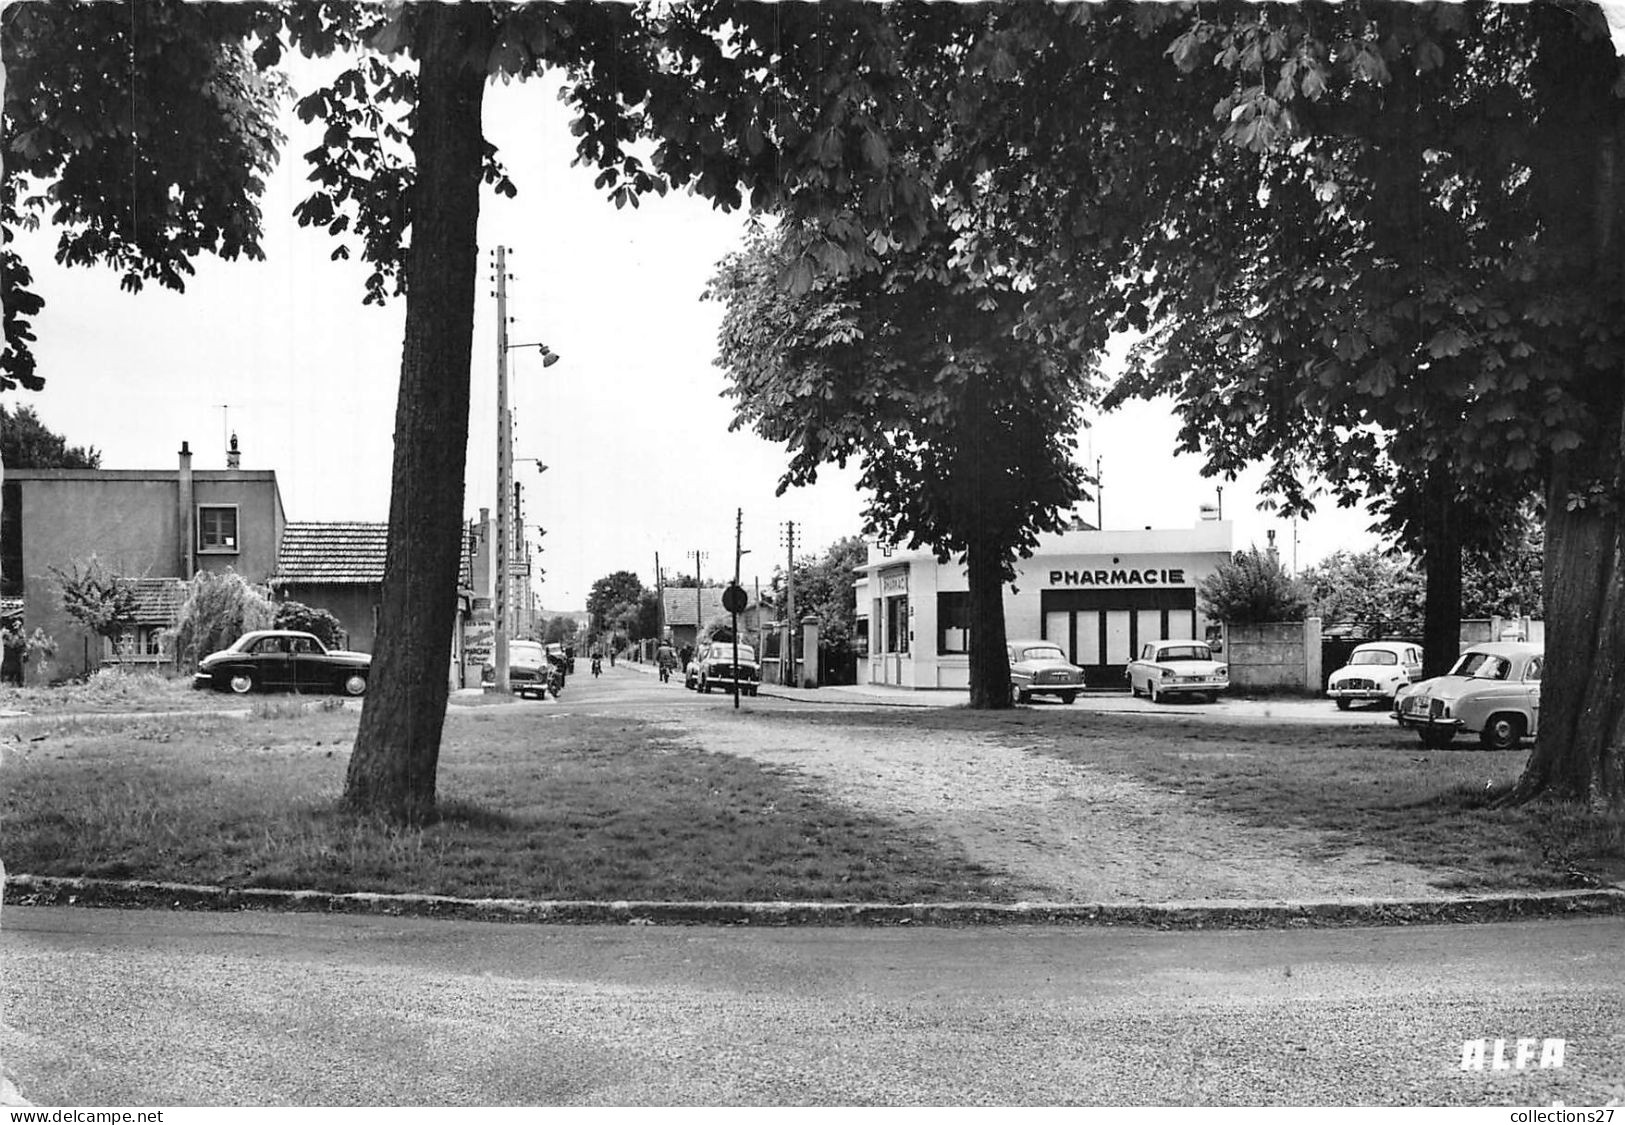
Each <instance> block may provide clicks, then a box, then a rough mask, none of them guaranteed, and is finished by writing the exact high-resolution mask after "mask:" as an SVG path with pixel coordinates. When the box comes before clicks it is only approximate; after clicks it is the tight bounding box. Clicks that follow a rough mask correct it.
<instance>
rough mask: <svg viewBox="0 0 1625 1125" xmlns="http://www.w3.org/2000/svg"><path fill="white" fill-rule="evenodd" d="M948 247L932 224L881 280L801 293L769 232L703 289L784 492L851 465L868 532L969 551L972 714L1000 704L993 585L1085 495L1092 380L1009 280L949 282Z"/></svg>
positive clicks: (998, 621)
mask: <svg viewBox="0 0 1625 1125" xmlns="http://www.w3.org/2000/svg"><path fill="white" fill-rule="evenodd" d="M952 243H953V236H952V233H951V232H950V231H949V230H948V229H947V228H946V227H945V226H941V227H938V228H936V229H935V230H934V231H933V233H932V234H931V235H930V236H929V239H928V241H925V242H922V243H920V244H919V246H918V247H917V248H916V250H915V251H914V252H913V253H902V252H894V254H893V255H892V256H891V258H890V259H889V261H888V264H887V265H886V266H885V267H884V268H882V269H879V270H876V271H874V272H870V273H865V274H857V273H847V274H844V275H838V276H822V277H819V278H817V279H815V280H814V281H812V282H811V283H810V284H809V285H808V286H807V287H806V289H805V290H804V291H802V292H799V293H798V292H796V291H795V289H794V287H790V288H787V287H786V286H785V285H784V284H782V283H781V278H782V277H783V276H784V275H785V273H786V271H787V269H791V268H792V267H791V265H790V262H791V259H792V251H791V250H790V248H789V247H790V243H789V241H788V240H787V239H785V238H783V237H771V236H763V237H760V238H758V239H756V240H754V241H753V242H752V243H751V244H750V245H749V246H748V247H747V248H746V249H745V250H744V251H742V252H740V253H739V254H737V255H735V256H733V257H732V258H730V259H729V260H728V261H726V262H725V263H724V264H723V266H722V268H721V270H720V271H719V273H718V275H717V277H716V278H715V280H714V281H713V282H712V284H711V286H710V289H709V291H708V292H709V295H710V296H712V297H713V298H714V299H716V300H719V301H721V302H723V304H724V305H725V306H726V310H725V312H724V315H723V323H722V329H721V332H720V338H719V345H718V350H719V357H718V363H719V365H721V366H722V367H723V368H724V370H725V371H726V372H727V374H728V377H729V380H730V386H729V390H728V393H729V394H730V395H731V396H732V397H733V398H734V400H735V404H736V405H735V420H734V427H735V428H738V427H741V426H750V427H752V428H753V429H755V430H756V432H757V433H759V434H760V435H761V436H762V437H764V438H767V439H768V440H770V441H776V442H781V443H783V444H784V445H785V446H786V449H787V451H788V453H789V459H790V460H789V467H788V469H787V471H786V472H785V475H784V477H783V478H782V479H781V481H780V484H779V491H780V492H781V493H782V492H783V491H785V489H787V488H789V487H791V486H793V485H798V484H807V483H811V482H813V481H815V480H817V477H818V470H819V469H820V468H821V467H822V466H823V465H825V464H828V463H836V464H841V465H844V464H846V462H847V461H848V460H851V459H856V460H857V461H858V462H859V464H860V469H861V475H860V485H861V487H862V488H863V489H864V490H865V492H866V493H867V494H868V496H869V502H868V504H867V506H866V508H865V511H864V516H865V530H866V531H868V532H870V533H872V534H878V535H880V536H883V537H885V538H887V539H890V540H894V541H906V542H908V543H909V544H910V545H912V546H920V545H922V544H923V545H927V546H929V547H930V548H932V549H933V550H934V551H935V552H936V554H937V556H938V557H939V558H941V559H943V560H946V559H947V558H948V557H949V556H950V555H962V556H963V557H964V558H965V560H966V566H967V569H968V571H969V573H970V583H971V586H972V589H973V594H972V629H973V636H976V637H978V638H980V639H981V641H982V650H983V651H982V655H983V657H984V658H985V660H984V661H978V659H977V652H976V646H975V645H974V644H973V650H972V705H973V706H1005V705H1008V687H1007V685H1008V677H1009V668H1008V664H1007V663H1006V661H1005V658H1004V644H1003V634H1004V627H1003V600H1002V587H1003V584H1004V582H1005V581H1006V580H1008V579H1009V578H1010V577H1011V576H1012V575H1013V574H1014V569H1015V562H1016V560H1017V559H1018V558H1021V557H1024V556H1026V555H1027V554H1029V553H1030V552H1031V550H1032V548H1033V547H1034V546H1035V545H1036V543H1037V537H1038V535H1039V534H1040V533H1042V532H1045V531H1057V530H1060V528H1061V527H1062V526H1063V525H1064V518H1063V516H1062V513H1063V512H1065V511H1068V510H1070V509H1071V508H1072V507H1073V506H1074V505H1075V504H1076V503H1077V502H1078V501H1079V500H1080V499H1082V497H1083V495H1084V491H1083V472H1082V470H1081V468H1080V467H1079V466H1078V465H1077V463H1076V461H1075V459H1074V456H1073V454H1074V451H1075V448H1076V436H1075V435H1076V432H1077V427H1078V424H1079V410H1080V408H1081V406H1082V404H1083V402H1084V400H1085V398H1086V397H1087V395H1088V393H1089V376H1090V374H1091V371H1092V368H1091V365H1090V363H1089V362H1088V360H1087V358H1086V357H1083V356H1080V355H1078V354H1077V353H1075V352H1074V351H1072V350H1071V349H1069V348H1067V347H1065V346H1064V345H1058V344H1055V343H1051V342H1046V341H1044V340H1042V339H1034V338H1032V337H1030V336H1027V335H1025V334H1023V333H1022V332H1021V331H1020V330H1019V326H1020V320H1021V315H1022V310H1023V303H1024V302H1023V298H1022V297H1021V295H1020V294H1019V293H1018V292H1017V291H1016V290H1015V288H1014V287H1013V285H1012V284H1011V282H1010V279H1006V278H999V277H985V278H981V279H971V278H967V277H965V276H964V275H961V274H959V273H957V272H955V271H952V270H950V269H949V268H948V264H947V263H948V258H949V256H950V254H951V247H952ZM978 593H980V594H981V595H983V596H982V597H981V598H980V599H978V598H977V594H978ZM978 608H980V609H981V611H982V614H981V617H980V620H978V617H977V610H978Z"/></svg>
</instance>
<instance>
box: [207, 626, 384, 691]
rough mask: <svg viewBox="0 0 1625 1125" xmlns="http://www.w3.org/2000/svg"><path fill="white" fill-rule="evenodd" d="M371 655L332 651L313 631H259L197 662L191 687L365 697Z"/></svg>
mask: <svg viewBox="0 0 1625 1125" xmlns="http://www.w3.org/2000/svg"><path fill="white" fill-rule="evenodd" d="M371 667H372V657H370V656H368V655H367V654H366V653H364V652H349V651H347V650H345V649H330V648H328V647H327V646H326V645H324V644H322V642H321V641H320V640H319V639H318V638H316V637H315V636H313V635H311V634H310V633H299V632H294V631H292V630H288V629H260V630H256V631H255V632H252V633H244V634H243V635H242V636H240V637H238V638H237V640H236V641H234V642H233V643H232V644H231V645H229V646H228V647H226V648H224V649H222V650H220V651H219V652H211V653H210V654H209V655H208V656H205V657H204V658H203V659H202V660H200V661H198V668H197V673H196V675H194V676H193V677H192V686H193V687H197V688H213V689H214V690H216V691H234V692H236V693H237V694H239V695H246V694H247V693H248V692H251V691H258V690H264V691H338V692H343V693H344V694H345V695H365V694H366V691H367V677H368V675H369V673H370V671H371Z"/></svg>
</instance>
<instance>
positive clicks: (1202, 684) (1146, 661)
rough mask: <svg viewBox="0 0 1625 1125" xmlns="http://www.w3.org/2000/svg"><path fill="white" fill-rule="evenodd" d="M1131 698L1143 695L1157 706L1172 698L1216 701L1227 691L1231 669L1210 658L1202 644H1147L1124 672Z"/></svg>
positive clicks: (1203, 642) (1162, 642)
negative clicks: (1179, 696)
mask: <svg viewBox="0 0 1625 1125" xmlns="http://www.w3.org/2000/svg"><path fill="white" fill-rule="evenodd" d="M1123 675H1124V677H1125V678H1126V679H1127V680H1128V689H1129V693H1130V694H1131V695H1139V694H1141V693H1142V692H1143V693H1144V694H1146V695H1148V696H1150V697H1151V702H1153V703H1158V702H1160V701H1162V700H1163V699H1165V698H1167V697H1168V696H1171V695H1194V696H1200V697H1202V698H1205V699H1207V700H1208V701H1209V702H1212V701H1213V700H1215V699H1217V698H1218V697H1219V693H1220V692H1221V691H1228V690H1229V689H1230V666H1229V665H1227V664H1223V663H1220V662H1219V661H1217V660H1214V659H1213V650H1212V649H1211V648H1209V647H1208V645H1207V643H1206V642H1205V641H1193V640H1179V641H1170V640H1162V641H1147V642H1146V643H1145V644H1143V645H1141V646H1140V656H1139V659H1137V660H1131V661H1129V665H1128V667H1127V668H1126V669H1125V670H1124V673H1123Z"/></svg>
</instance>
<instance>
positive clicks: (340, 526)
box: [268, 522, 389, 652]
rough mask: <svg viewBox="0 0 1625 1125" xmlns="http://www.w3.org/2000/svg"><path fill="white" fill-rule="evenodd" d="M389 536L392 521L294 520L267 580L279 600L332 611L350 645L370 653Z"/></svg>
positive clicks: (380, 597) (382, 585)
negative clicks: (313, 521) (309, 521)
mask: <svg viewBox="0 0 1625 1125" xmlns="http://www.w3.org/2000/svg"><path fill="white" fill-rule="evenodd" d="M388 541H389V525H388V524H387V523H360V522H349V523H307V522H291V523H289V524H288V525H287V526H286V527H284V528H283V530H282V543H281V545H280V546H279V547H278V549H277V557H276V571H275V573H273V574H272V575H271V578H270V581H269V583H268V584H269V585H270V587H271V589H272V591H274V592H275V593H276V596H277V599H278V600H279V601H294V602H303V603H304V604H305V605H308V606H310V607H311V608H313V609H325V610H327V611H328V612H329V613H331V614H332V615H333V616H334V617H337V618H338V619H339V624H340V625H342V626H343V628H344V634H345V637H344V645H345V647H346V648H353V649H356V650H358V651H360V652H371V651H372V646H373V639H374V638H375V637H376V636H377V635H378V607H379V604H380V603H381V600H382V597H383V589H384V549H385V547H386V546H387V544H388Z"/></svg>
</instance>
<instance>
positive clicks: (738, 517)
mask: <svg viewBox="0 0 1625 1125" xmlns="http://www.w3.org/2000/svg"><path fill="white" fill-rule="evenodd" d="M744 530H745V509H743V508H735V509H734V584H733V586H732V588H731V589H730V590H729V591H728V596H729V598H730V599H732V598H733V596H734V591H736V590H738V589H739V559H740V556H741V555H743V553H744V552H742V551H741V550H740V549H739V546H740V542H741V538H740V537H741V536H742V535H743V534H744ZM730 610H731V611H732V613H733V634H734V710H735V711H737V710H739V610H737V609H733V608H732V607H731V606H730ZM756 655H758V656H760V655H761V653H757V654H756Z"/></svg>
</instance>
